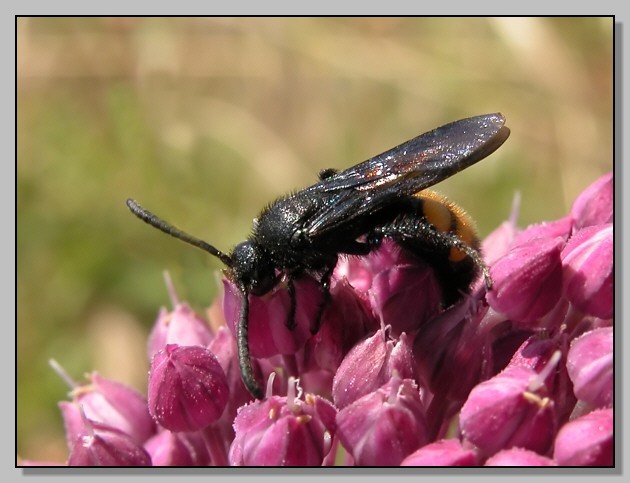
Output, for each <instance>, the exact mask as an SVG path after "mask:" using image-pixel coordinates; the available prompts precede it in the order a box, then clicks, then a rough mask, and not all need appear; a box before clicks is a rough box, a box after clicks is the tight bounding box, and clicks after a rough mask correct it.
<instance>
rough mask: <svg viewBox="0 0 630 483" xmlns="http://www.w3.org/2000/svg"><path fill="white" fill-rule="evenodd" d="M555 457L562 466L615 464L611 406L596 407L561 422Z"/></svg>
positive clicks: (555, 446) (554, 452)
mask: <svg viewBox="0 0 630 483" xmlns="http://www.w3.org/2000/svg"><path fill="white" fill-rule="evenodd" d="M553 459H554V460H556V461H557V462H558V464H559V465H560V466H612V465H613V462H614V438H613V410H612V408H607V409H597V410H595V411H593V412H591V413H588V414H586V415H584V416H581V417H579V418H577V419H574V420H573V421H570V422H568V423H566V424H565V425H564V426H562V427H561V428H560V431H558V435H557V436H556V441H555V444H554V449H553Z"/></svg>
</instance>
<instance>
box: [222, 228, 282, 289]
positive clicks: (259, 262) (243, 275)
mask: <svg viewBox="0 0 630 483" xmlns="http://www.w3.org/2000/svg"><path fill="white" fill-rule="evenodd" d="M230 261H231V263H230V266H229V269H230V272H231V275H232V278H233V280H234V282H236V283H237V284H239V285H242V286H243V287H244V288H245V289H246V290H247V291H248V292H249V293H251V294H253V295H263V294H266V293H267V292H269V291H270V290H271V289H272V288H273V287H274V285H275V284H276V282H277V277H276V270H275V267H274V265H273V263H272V261H271V258H270V257H269V255H268V254H267V252H265V251H264V250H263V249H262V247H260V245H258V244H257V243H256V242H253V241H251V240H247V241H244V242H242V243H239V244H238V245H236V246H235V247H234V250H232V253H231V254H230Z"/></svg>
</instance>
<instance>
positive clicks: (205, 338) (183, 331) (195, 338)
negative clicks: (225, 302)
mask: <svg viewBox="0 0 630 483" xmlns="http://www.w3.org/2000/svg"><path fill="white" fill-rule="evenodd" d="M211 340H212V331H211V330H210V327H209V326H208V323H207V322H206V321H205V320H203V319H202V318H201V317H199V316H197V315H196V314H195V312H193V310H192V309H191V308H190V306H189V305H188V304H185V303H179V304H177V305H176V306H175V310H173V311H172V312H168V311H167V310H166V309H164V308H162V309H161V310H160V314H159V315H158V318H157V320H156V321H155V324H154V325H153V329H152V331H151V334H150V335H149V342H148V344H147V350H148V354H149V359H151V358H152V357H153V355H154V354H155V353H156V352H158V351H160V350H162V349H163V348H164V346H166V345H167V344H177V345H200V346H203V347H206V346H207V345H208V344H209V343H210V341H211Z"/></svg>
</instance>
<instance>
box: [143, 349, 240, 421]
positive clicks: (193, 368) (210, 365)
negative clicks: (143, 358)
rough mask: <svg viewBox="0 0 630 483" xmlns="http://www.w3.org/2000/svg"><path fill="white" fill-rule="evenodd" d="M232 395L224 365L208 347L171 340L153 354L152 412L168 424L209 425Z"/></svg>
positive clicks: (157, 419) (150, 395)
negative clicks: (181, 344) (173, 342)
mask: <svg viewBox="0 0 630 483" xmlns="http://www.w3.org/2000/svg"><path fill="white" fill-rule="evenodd" d="M228 397H229V389H228V385H227V382H226V379H225V374H224V373H223V369H221V366H220V364H219V363H218V361H217V359H216V357H215V356H214V355H213V354H212V353H211V352H210V351H208V350H207V349H205V348H203V347H199V346H178V345H176V344H169V345H167V346H166V347H165V348H164V349H163V350H161V351H159V352H158V353H156V354H155V356H153V359H152V361H151V370H150V373H149V412H150V413H151V416H153V418H155V420H156V421H157V422H159V423H160V424H161V425H162V426H164V427H165V428H167V429H170V430H171V431H197V430H199V429H202V428H205V427H206V426H208V425H209V424H210V423H212V422H214V421H216V420H217V419H219V417H220V416H221V414H222V413H223V410H224V409H225V405H226V403H227V400H228Z"/></svg>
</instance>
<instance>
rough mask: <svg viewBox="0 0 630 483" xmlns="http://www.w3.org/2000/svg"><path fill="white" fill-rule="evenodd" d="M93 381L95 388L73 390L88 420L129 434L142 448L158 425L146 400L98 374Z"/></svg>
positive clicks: (95, 374) (93, 375) (135, 392)
mask: <svg viewBox="0 0 630 483" xmlns="http://www.w3.org/2000/svg"><path fill="white" fill-rule="evenodd" d="M89 378H90V381H91V384H89V385H85V386H78V387H76V388H74V389H73V390H72V397H73V399H74V401H75V402H76V403H77V404H79V405H80V406H81V407H82V409H83V412H84V413H85V416H86V417H87V418H89V419H90V420H92V421H97V422H99V423H103V424H106V425H107V426H111V427H113V428H116V429H119V430H121V431H123V432H125V433H127V434H128V435H129V436H130V437H132V438H133V439H134V441H136V443H138V444H142V443H144V442H145V441H146V440H147V439H148V438H149V437H151V436H152V435H153V434H154V433H155V423H154V422H153V420H152V419H151V416H150V415H149V410H148V409H147V401H146V399H145V398H144V396H142V395H141V394H140V393H139V392H137V391H136V390H134V389H132V388H130V387H128V386H125V385H124V384H121V383H119V382H116V381H112V380H110V379H106V378H104V377H102V376H100V375H99V374H98V373H96V372H93V373H92V374H91V375H90V376H89Z"/></svg>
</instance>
